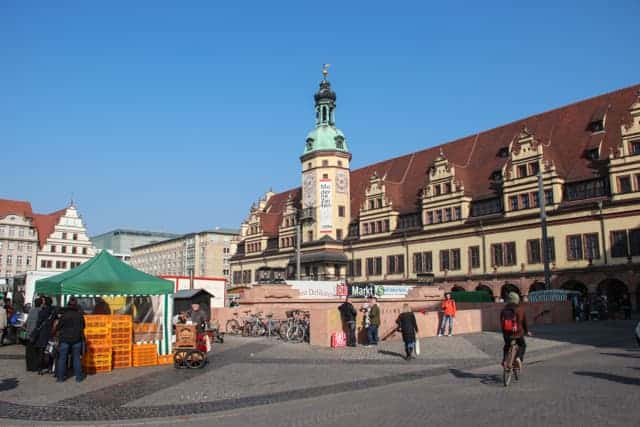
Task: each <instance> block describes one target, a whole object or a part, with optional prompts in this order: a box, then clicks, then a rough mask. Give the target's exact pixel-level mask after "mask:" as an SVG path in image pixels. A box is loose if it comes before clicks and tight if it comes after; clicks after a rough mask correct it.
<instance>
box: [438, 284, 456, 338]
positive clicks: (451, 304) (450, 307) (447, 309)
mask: <svg viewBox="0 0 640 427" xmlns="http://www.w3.org/2000/svg"><path fill="white" fill-rule="evenodd" d="M440 307H441V309H442V324H441V325H440V333H438V336H439V337H441V336H443V335H444V330H445V327H446V326H447V323H448V324H449V336H451V335H453V322H454V319H455V317H456V302H455V301H454V300H453V299H452V298H451V293H450V292H447V293H446V294H445V295H444V301H442V304H441V306H440Z"/></svg>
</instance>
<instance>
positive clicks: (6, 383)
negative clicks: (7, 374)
mask: <svg viewBox="0 0 640 427" xmlns="http://www.w3.org/2000/svg"><path fill="white" fill-rule="evenodd" d="M18 382H19V381H18V379H17V378H7V379H5V380H2V382H1V383H0V391H7V390H13V389H14V388H16V387H18Z"/></svg>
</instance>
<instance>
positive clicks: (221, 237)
mask: <svg viewBox="0 0 640 427" xmlns="http://www.w3.org/2000/svg"><path fill="white" fill-rule="evenodd" d="M237 243H238V232H237V231H235V230H209V231H202V232H199V233H190V234H185V235H183V236H180V237H177V238H174V239H169V240H164V241H161V242H156V243H151V244H147V245H143V246H138V247H134V248H132V249H131V254H132V255H131V265H133V266H134V267H136V268H138V269H140V270H142V271H144V272H146V273H149V274H153V275H156V276H158V275H171V276H196V277H224V278H225V279H226V280H227V282H229V280H230V271H231V269H230V265H229V260H230V258H231V256H232V255H233V254H234V253H235V251H236V247H237Z"/></svg>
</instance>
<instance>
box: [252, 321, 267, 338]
mask: <svg viewBox="0 0 640 427" xmlns="http://www.w3.org/2000/svg"><path fill="white" fill-rule="evenodd" d="M264 333H265V329H264V326H263V325H262V323H254V324H253V325H252V328H251V336H252V337H261V336H262V335H264Z"/></svg>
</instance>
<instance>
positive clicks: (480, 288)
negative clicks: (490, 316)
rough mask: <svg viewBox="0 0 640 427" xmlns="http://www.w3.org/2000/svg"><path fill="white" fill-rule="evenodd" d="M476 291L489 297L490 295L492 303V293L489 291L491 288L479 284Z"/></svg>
mask: <svg viewBox="0 0 640 427" xmlns="http://www.w3.org/2000/svg"><path fill="white" fill-rule="evenodd" d="M476 291H479V292H486V293H488V294H489V295H491V300H492V301H493V291H492V290H491V288H490V287H489V286H487V285H483V284H482V283H481V284H479V285H478V286H476Z"/></svg>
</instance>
